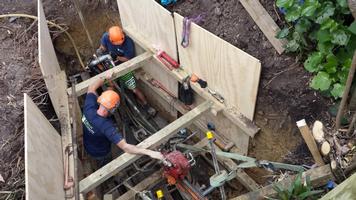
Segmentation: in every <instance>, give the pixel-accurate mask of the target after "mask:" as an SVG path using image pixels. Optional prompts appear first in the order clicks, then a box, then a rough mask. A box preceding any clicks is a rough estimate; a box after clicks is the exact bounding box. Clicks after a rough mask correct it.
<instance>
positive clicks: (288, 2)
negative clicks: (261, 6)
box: [276, 0, 294, 8]
mask: <svg viewBox="0 0 356 200" xmlns="http://www.w3.org/2000/svg"><path fill="white" fill-rule="evenodd" d="M293 3H294V1H293V0H277V1H276V5H277V6H278V8H290V7H291V6H292V5H293Z"/></svg>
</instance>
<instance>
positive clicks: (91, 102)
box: [82, 93, 122, 157]
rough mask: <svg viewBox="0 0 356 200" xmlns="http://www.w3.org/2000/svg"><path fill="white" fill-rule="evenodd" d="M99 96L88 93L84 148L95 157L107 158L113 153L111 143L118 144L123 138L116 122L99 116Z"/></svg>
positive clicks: (85, 108) (84, 116) (84, 121)
mask: <svg viewBox="0 0 356 200" xmlns="http://www.w3.org/2000/svg"><path fill="white" fill-rule="evenodd" d="M98 107H99V105H98V103H97V96H96V95H95V94H94V93H88V94H87V96H86V98H85V104H84V108H83V116H82V123H83V132H84V134H83V135H84V136H83V139H84V148H85V150H86V152H87V153H88V154H89V155H91V156H93V157H103V156H106V155H107V154H108V153H110V151H111V143H114V144H117V143H119V142H120V141H121V140H122V136H121V134H120V133H119V131H118V130H117V127H116V126H115V123H114V121H113V120H112V119H111V118H106V117H102V116H100V115H98V114H97V113H96V111H97V110H98Z"/></svg>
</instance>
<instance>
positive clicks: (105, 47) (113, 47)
mask: <svg viewBox="0 0 356 200" xmlns="http://www.w3.org/2000/svg"><path fill="white" fill-rule="evenodd" d="M105 53H109V54H110V55H111V57H112V58H113V59H114V61H115V64H116V65H118V64H121V63H123V62H126V61H128V60H130V59H131V58H133V57H135V46H134V42H133V41H132V39H131V38H130V37H129V36H126V35H125V33H124V32H123V31H122V29H121V27H119V26H112V27H110V29H109V31H108V32H106V33H104V35H103V36H102V38H101V45H100V47H99V48H98V49H97V51H96V54H97V55H98V56H100V55H103V54H105ZM119 79H120V80H121V81H123V82H124V84H125V87H126V88H128V89H130V90H132V91H133V93H134V94H135V95H136V97H137V98H138V100H139V101H140V103H141V104H142V106H143V109H144V110H145V111H147V112H148V114H150V115H151V116H154V115H155V114H156V110H155V109H154V108H152V107H150V106H149V105H148V103H147V100H146V98H145V96H144V95H143V93H142V91H141V90H140V89H139V88H137V86H136V80H135V77H134V74H133V72H129V73H127V74H125V75H123V76H121V77H120V78H119Z"/></svg>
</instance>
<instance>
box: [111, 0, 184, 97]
mask: <svg viewBox="0 0 356 200" xmlns="http://www.w3.org/2000/svg"><path fill="white" fill-rule="evenodd" d="M117 3H118V6H119V12H120V17H121V23H122V25H123V27H124V29H125V32H126V34H128V35H130V36H131V38H132V39H133V40H135V39H137V38H140V39H142V40H144V41H146V42H147V44H148V45H149V47H150V48H152V47H153V48H157V49H160V50H163V51H165V52H166V53H167V54H168V55H170V56H171V57H172V58H173V59H175V60H177V48H176V38H175V28H174V20H173V16H172V15H171V13H170V12H169V11H168V10H166V9H165V8H163V7H162V6H161V5H159V4H158V3H157V2H155V1H154V0H135V1H127V0H118V1H117ZM141 52H142V50H141V48H137V45H136V53H137V54H139V53H141ZM144 68H145V71H147V72H148V73H149V74H151V75H152V76H153V77H155V79H156V80H158V81H160V82H161V83H162V84H163V85H164V86H165V87H166V88H167V89H169V90H170V91H171V92H172V93H173V94H175V95H178V83H177V81H175V80H174V79H173V78H171V77H170V76H167V74H165V73H162V70H160V68H159V67H157V66H156V65H155V64H154V63H153V62H148V63H147V64H145V67H144Z"/></svg>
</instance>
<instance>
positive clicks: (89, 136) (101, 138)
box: [82, 74, 163, 167]
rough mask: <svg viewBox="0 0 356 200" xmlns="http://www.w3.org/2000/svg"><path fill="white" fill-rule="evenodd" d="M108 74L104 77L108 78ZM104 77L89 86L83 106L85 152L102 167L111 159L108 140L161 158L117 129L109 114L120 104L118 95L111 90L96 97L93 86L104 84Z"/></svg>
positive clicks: (133, 152) (124, 149)
mask: <svg viewBox="0 0 356 200" xmlns="http://www.w3.org/2000/svg"><path fill="white" fill-rule="evenodd" d="M110 78H111V74H108V75H107V77H106V79H110ZM104 81H105V79H99V80H97V81H96V82H94V83H93V84H92V85H90V86H89V88H88V92H87V95H86V98H85V104H84V108H83V116H82V122H83V132H84V134H83V140H84V148H85V150H86V152H87V153H88V154H89V155H90V156H91V157H92V158H94V159H95V160H96V161H97V165H98V167H102V166H103V165H105V164H107V163H108V162H109V161H110V160H111V143H114V144H115V145H116V146H118V147H119V148H121V149H122V150H123V151H125V152H127V153H132V154H143V155H148V156H150V157H151V158H154V159H159V160H162V159H163V156H162V154H161V153H160V152H157V151H152V150H149V149H142V148H139V147H136V146H135V145H131V144H128V143H127V142H126V141H125V139H124V138H123V137H122V135H121V134H120V133H119V131H118V129H117V127H116V126H115V123H114V121H113V120H112V119H111V118H110V117H109V115H110V113H112V112H114V111H115V109H116V108H117V107H118V105H119V104H120V96H119V94H118V93H116V92H114V91H113V90H106V91H104V92H103V93H102V94H101V95H100V96H99V97H97V93H96V90H97V89H98V88H99V87H101V86H102V85H103V84H104Z"/></svg>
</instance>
